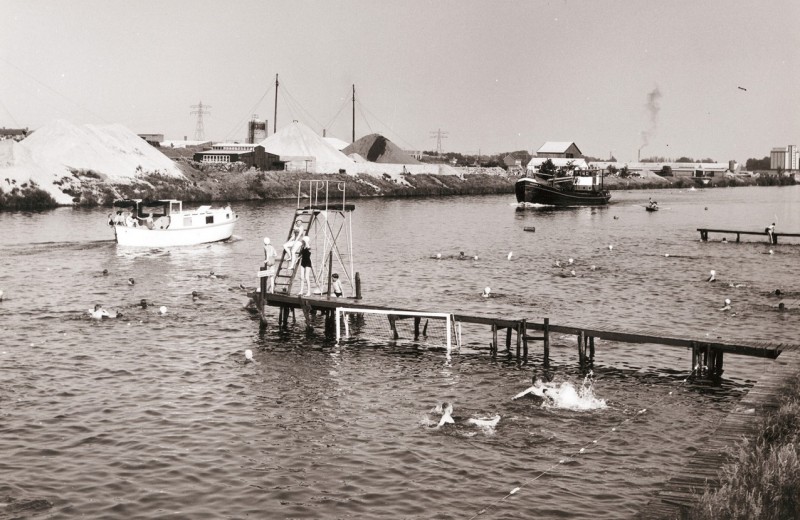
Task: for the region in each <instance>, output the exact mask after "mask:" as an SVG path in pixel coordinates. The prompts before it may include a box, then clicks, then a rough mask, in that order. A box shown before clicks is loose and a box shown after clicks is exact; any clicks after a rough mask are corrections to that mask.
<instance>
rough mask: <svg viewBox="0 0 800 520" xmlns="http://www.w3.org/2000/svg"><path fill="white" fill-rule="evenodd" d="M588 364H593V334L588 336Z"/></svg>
mask: <svg viewBox="0 0 800 520" xmlns="http://www.w3.org/2000/svg"><path fill="white" fill-rule="evenodd" d="M589 364H590V365H594V336H589Z"/></svg>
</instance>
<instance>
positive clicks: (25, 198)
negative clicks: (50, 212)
mask: <svg viewBox="0 0 800 520" xmlns="http://www.w3.org/2000/svg"><path fill="white" fill-rule="evenodd" d="M55 207H58V204H57V203H56V201H55V200H54V199H53V197H52V196H50V194H49V193H47V192H46V191H44V190H43V189H41V188H39V187H38V186H36V184H35V183H30V184H27V183H25V184H23V185H22V186H20V187H14V188H12V189H11V191H10V192H8V193H6V192H5V191H3V189H2V188H0V211H40V210H44V209H52V208H55Z"/></svg>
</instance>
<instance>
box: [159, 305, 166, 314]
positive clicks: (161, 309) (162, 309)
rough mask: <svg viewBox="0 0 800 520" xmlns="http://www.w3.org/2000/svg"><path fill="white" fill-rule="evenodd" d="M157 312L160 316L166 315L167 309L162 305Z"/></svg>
mask: <svg viewBox="0 0 800 520" xmlns="http://www.w3.org/2000/svg"><path fill="white" fill-rule="evenodd" d="M158 312H160V313H161V314H166V313H167V308H166V307H165V306H164V305H162V306H161V307H159V308H158Z"/></svg>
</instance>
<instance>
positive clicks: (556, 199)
mask: <svg viewBox="0 0 800 520" xmlns="http://www.w3.org/2000/svg"><path fill="white" fill-rule="evenodd" d="M515 192H516V196H517V202H527V203H529V204H545V205H549V206H604V205H606V204H608V201H609V200H610V199H611V194H610V193H609V192H608V191H607V190H603V191H586V192H582V191H567V190H559V189H557V188H553V187H551V186H547V185H545V184H542V183H539V182H536V181H532V180H528V179H521V180H519V181H517V183H516V185H515Z"/></svg>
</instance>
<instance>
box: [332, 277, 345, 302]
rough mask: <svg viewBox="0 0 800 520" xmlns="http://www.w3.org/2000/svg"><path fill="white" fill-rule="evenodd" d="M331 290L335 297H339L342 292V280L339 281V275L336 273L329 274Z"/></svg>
mask: <svg viewBox="0 0 800 520" xmlns="http://www.w3.org/2000/svg"><path fill="white" fill-rule="evenodd" d="M331 290H332V291H333V295H334V296H336V297H337V298H341V297H342V294H344V291H343V290H342V282H340V281H339V275H338V274H336V273H333V274H332V275H331Z"/></svg>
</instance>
